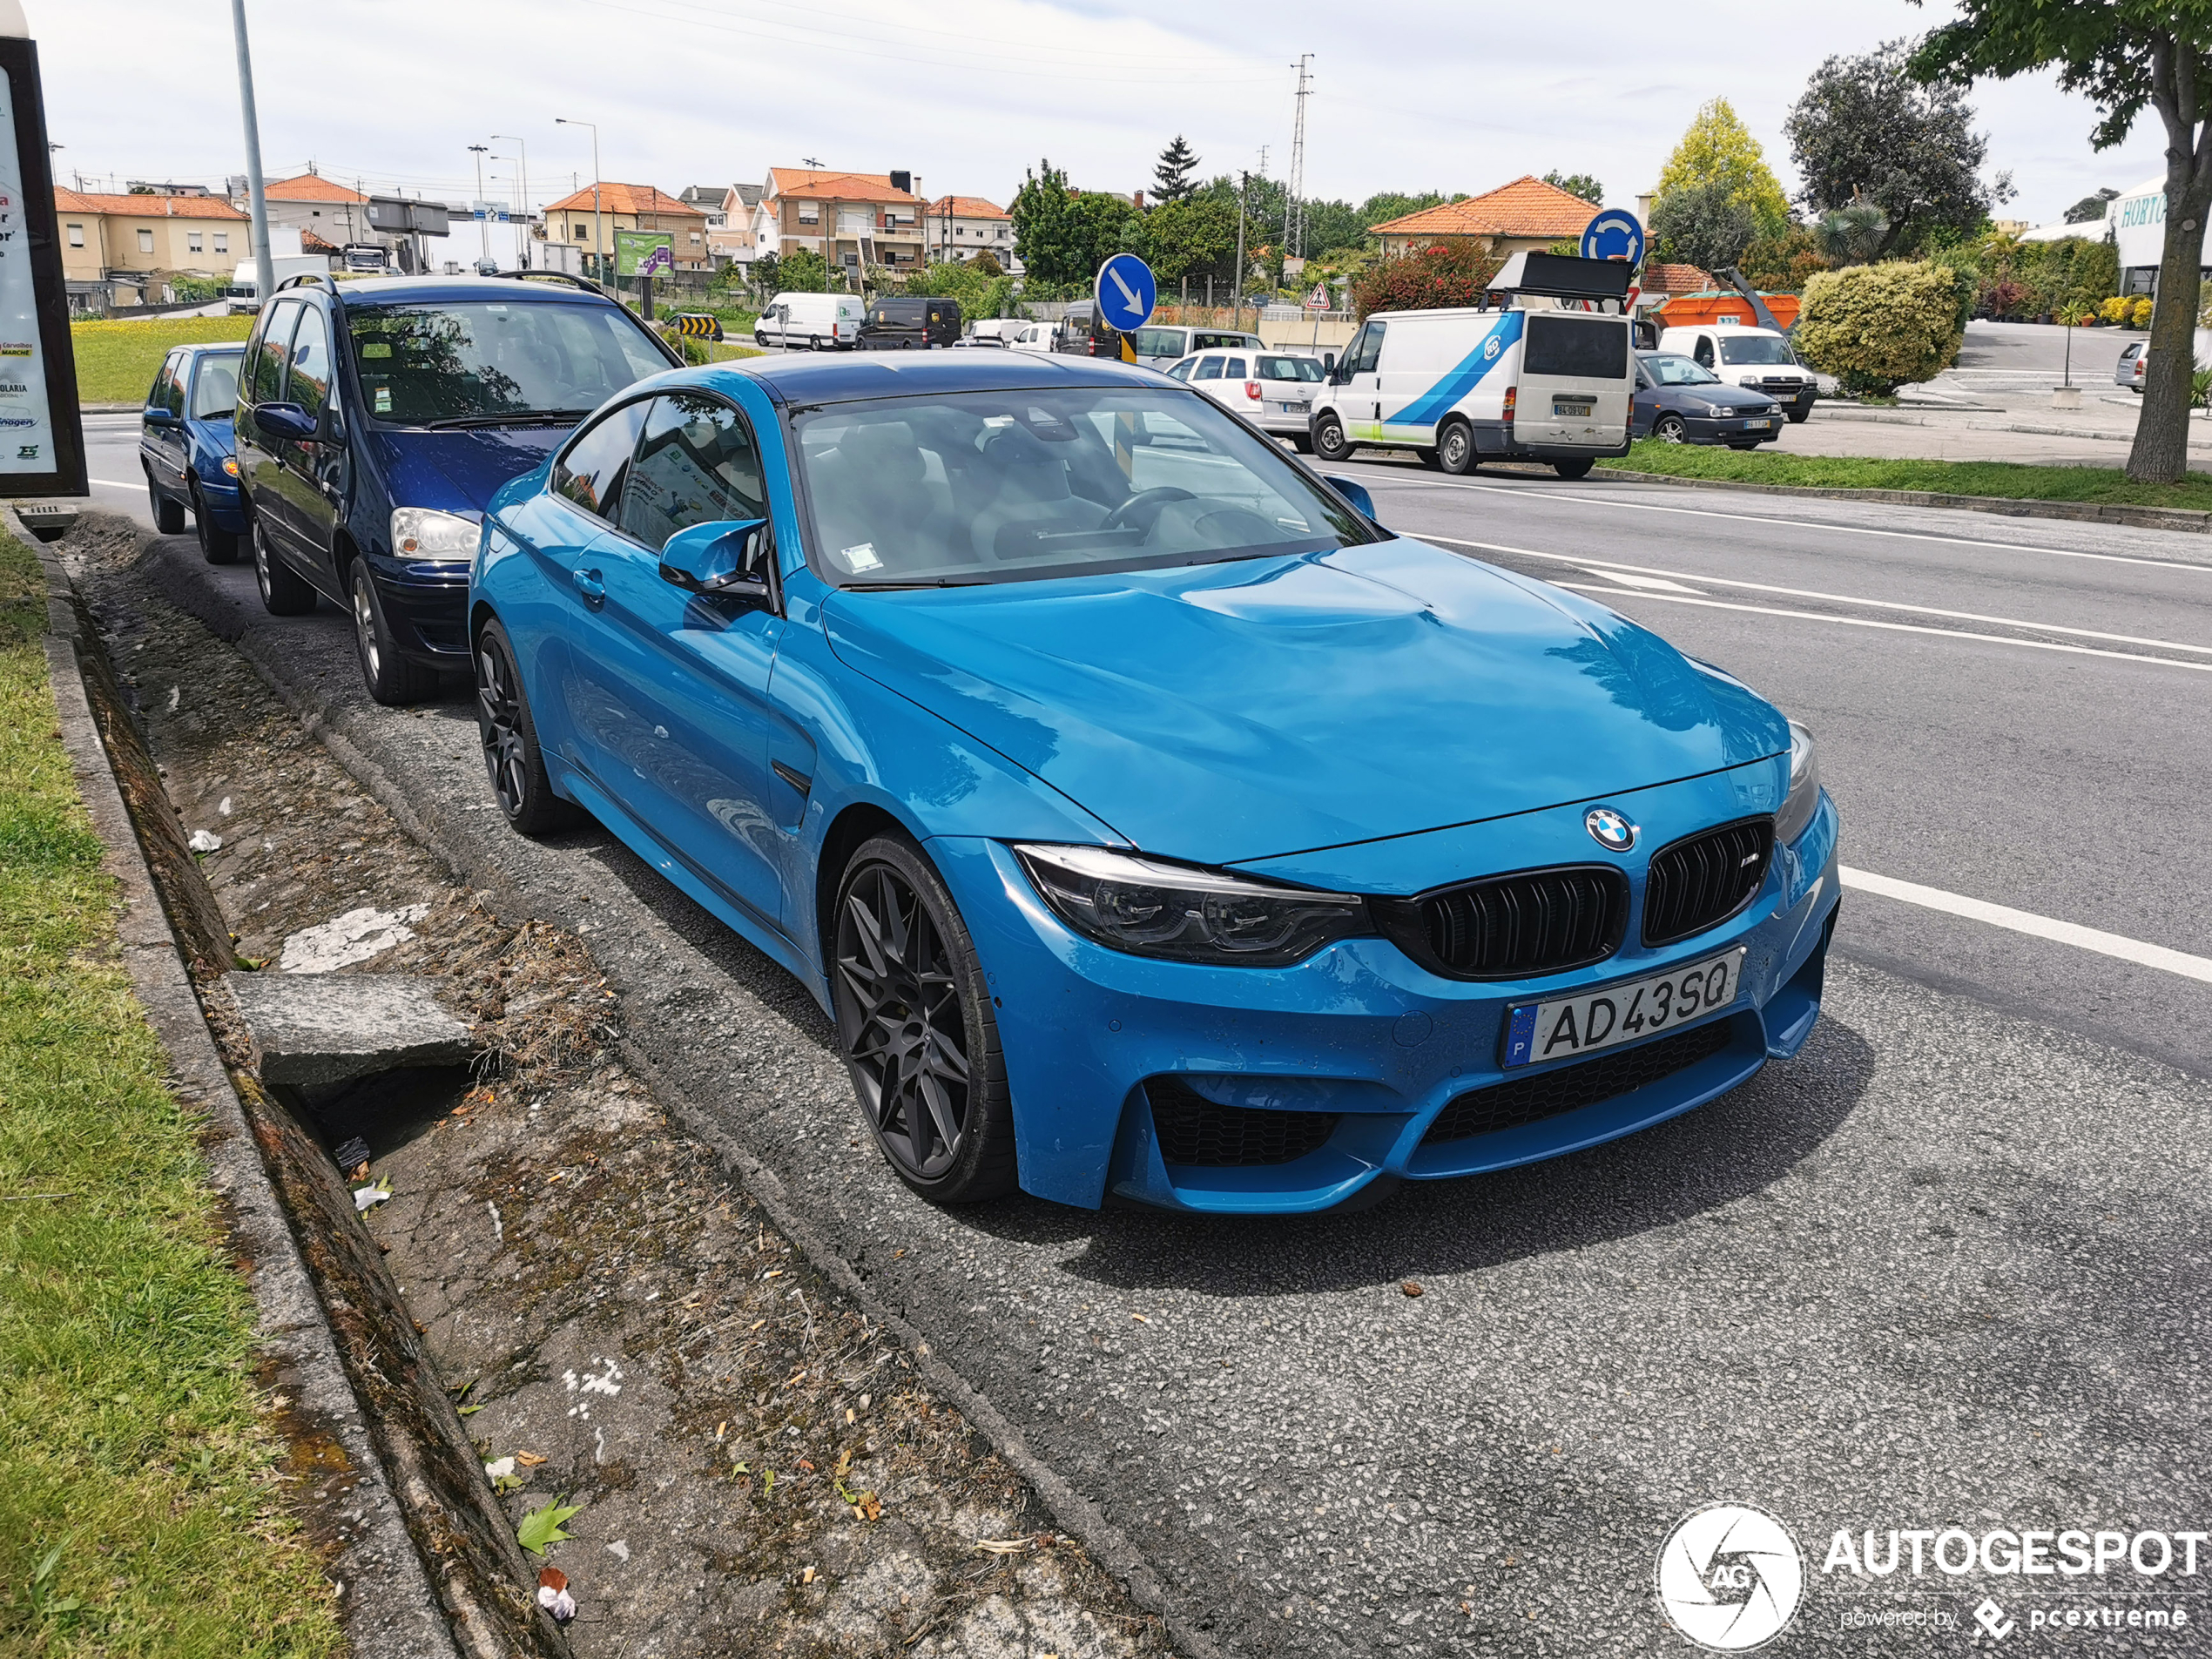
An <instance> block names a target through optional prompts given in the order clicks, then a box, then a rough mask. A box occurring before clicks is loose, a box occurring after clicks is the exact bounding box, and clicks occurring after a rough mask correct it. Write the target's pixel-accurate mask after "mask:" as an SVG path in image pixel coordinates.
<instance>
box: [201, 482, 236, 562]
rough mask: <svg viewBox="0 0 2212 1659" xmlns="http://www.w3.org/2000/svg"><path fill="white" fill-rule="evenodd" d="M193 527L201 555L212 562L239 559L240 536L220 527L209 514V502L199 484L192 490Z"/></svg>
mask: <svg viewBox="0 0 2212 1659" xmlns="http://www.w3.org/2000/svg"><path fill="white" fill-rule="evenodd" d="M192 529H194V530H195V531H197V532H198V533H199V556H200V557H201V558H203V559H206V561H207V562H208V563H210V564H233V563H237V561H238V537H237V536H236V535H235V534H233V532H231V531H229V530H226V529H220V528H219V527H218V526H217V524H216V523H215V522H214V521H213V520H212V518H210V517H209V516H208V513H207V503H206V502H205V501H203V500H202V499H201V498H200V494H199V486H198V485H194V486H193V487H192Z"/></svg>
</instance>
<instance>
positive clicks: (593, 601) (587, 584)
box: [570, 570, 607, 610]
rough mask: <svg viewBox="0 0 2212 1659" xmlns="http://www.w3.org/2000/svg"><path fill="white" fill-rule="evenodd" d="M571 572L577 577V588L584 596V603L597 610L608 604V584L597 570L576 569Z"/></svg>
mask: <svg viewBox="0 0 2212 1659" xmlns="http://www.w3.org/2000/svg"><path fill="white" fill-rule="evenodd" d="M570 575H571V576H573V577H575V578H576V590H577V592H578V593H580V594H582V595H583V603H584V604H588V605H590V607H591V608H592V609H593V610H597V609H598V608H599V607H600V606H601V605H603V604H606V602H607V584H606V583H604V581H602V580H601V579H600V577H599V573H598V572H597V570H574V571H571V572H570Z"/></svg>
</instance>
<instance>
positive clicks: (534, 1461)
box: [515, 1452, 545, 1469]
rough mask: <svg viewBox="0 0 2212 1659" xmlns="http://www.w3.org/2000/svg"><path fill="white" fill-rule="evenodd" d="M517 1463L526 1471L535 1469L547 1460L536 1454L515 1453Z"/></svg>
mask: <svg viewBox="0 0 2212 1659" xmlns="http://www.w3.org/2000/svg"><path fill="white" fill-rule="evenodd" d="M515 1461H516V1462H517V1463H519V1464H521V1465H522V1466H523V1467H524V1468H526V1469H534V1468H536V1467H537V1466H538V1465H539V1464H541V1463H543V1462H544V1461H545V1460H544V1459H543V1458H542V1457H540V1456H538V1454H537V1453H535V1452H517V1453H515Z"/></svg>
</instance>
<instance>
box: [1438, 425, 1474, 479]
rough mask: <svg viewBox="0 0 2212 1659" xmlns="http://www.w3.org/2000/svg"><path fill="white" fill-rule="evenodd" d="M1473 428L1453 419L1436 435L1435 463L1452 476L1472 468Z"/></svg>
mask: <svg viewBox="0 0 2212 1659" xmlns="http://www.w3.org/2000/svg"><path fill="white" fill-rule="evenodd" d="M1474 462H1475V455H1474V428H1473V427H1471V426H1469V425H1467V422H1466V421H1453V422H1452V424H1451V425H1449V426H1447V427H1446V428H1444V430H1443V431H1441V432H1440V433H1438V434H1437V435H1436V464H1437V465H1438V467H1440V468H1441V469H1443V470H1444V471H1446V472H1448V473H1450V474H1451V475H1453V477H1455V478H1456V477H1459V476H1460V475H1462V474H1465V473H1470V472H1473V471H1474Z"/></svg>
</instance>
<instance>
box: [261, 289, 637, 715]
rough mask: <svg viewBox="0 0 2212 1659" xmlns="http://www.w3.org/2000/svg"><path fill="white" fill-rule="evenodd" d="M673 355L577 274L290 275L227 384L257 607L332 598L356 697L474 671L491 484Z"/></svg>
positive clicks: (298, 608) (306, 607) (279, 611)
mask: <svg viewBox="0 0 2212 1659" xmlns="http://www.w3.org/2000/svg"><path fill="white" fill-rule="evenodd" d="M677 361H680V360H679V359H678V357H677V355H676V354H675V353H674V352H672V351H671V350H670V349H669V348H668V347H666V346H664V345H663V344H662V343H661V342H660V341H659V340H658V338H656V337H655V336H654V335H653V334H651V333H650V332H649V331H648V330H647V329H646V328H645V327H644V324H642V323H640V322H639V321H638V320H637V319H636V318H635V317H633V316H632V315H631V314H630V313H629V312H628V311H627V310H625V309H624V307H621V306H620V305H617V303H616V302H615V301H614V300H611V299H610V298H609V297H608V296H607V295H606V293H604V291H602V290H601V289H599V288H597V287H593V286H592V285H591V284H590V283H588V282H585V281H583V280H581V279H580V278H576V277H557V276H556V277H554V278H552V279H551V280H543V279H540V280H517V279H516V278H512V277H503V278H489V279H488V278H482V277H428V278H415V279H411V280H388V281H364V282H347V281H344V280H340V281H337V282H330V281H327V280H323V279H321V278H319V277H318V278H294V279H293V280H292V281H291V282H289V283H287V284H285V285H284V286H283V287H280V288H279V289H278V291H277V292H276V293H275V294H274V295H273V296H272V297H271V299H270V301H269V303H268V304H267V305H266V306H265V307H262V310H261V314H260V319H259V320H257V321H256V323H255V324H254V329H253V339H252V340H251V341H248V342H247V347H246V369H245V377H244V381H243V383H242V384H241V385H240V387H239V411H238V464H239V469H241V471H242V473H243V474H244V476H243V479H242V480H241V482H242V483H243V485H244V488H245V492H246V516H247V520H248V527H249V529H250V531H251V533H252V536H253V570H254V576H255V577H256V579H257V580H258V581H259V583H260V589H261V603H262V604H263V605H265V606H266V608H267V609H268V610H269V612H270V613H271V614H272V615H273V616H280V617H285V616H298V615H302V614H305V613H306V612H307V611H310V610H314V607H315V600H316V597H317V596H318V595H320V596H321V597H326V598H328V599H330V600H331V601H333V602H334V603H335V604H340V605H342V606H344V607H345V609H346V610H347V612H349V613H350V614H351V616H352V617H353V620H354V655H355V656H356V657H357V658H359V660H360V663H361V678H363V679H364V680H366V681H367V682H368V689H369V692H370V695H372V696H373V697H374V698H376V699H377V701H378V702H380V703H412V702H416V701H419V700H420V699H421V698H425V697H428V696H429V695H430V694H431V693H432V692H433V691H435V690H436V689H437V685H438V678H439V671H441V670H453V671H460V670H464V669H466V668H467V667H468V664H469V642H468V621H467V617H468V591H469V557H470V556H471V555H472V554H473V553H474V552H475V548H476V541H477V530H478V524H479V522H480V521H481V519H482V516H483V508H484V504H485V503H486V502H488V501H489V500H490V499H491V496H492V492H493V491H494V490H496V489H498V488H499V487H500V486H501V485H502V484H503V483H505V482H507V481H508V480H509V479H510V478H513V477H515V476H516V475H517V474H520V473H527V472H529V471H530V470H531V469H533V468H536V467H537V466H538V465H540V464H541V463H542V462H543V461H544V459H545V457H546V455H548V454H549V453H550V451H551V450H552V449H553V448H555V447H556V445H557V444H559V443H560V442H561V441H562V440H563V438H565V437H566V436H567V435H568V434H569V431H570V428H573V427H574V426H575V425H576V423H577V421H580V420H581V419H583V416H585V415H589V414H590V412H591V411H592V410H593V409H595V408H597V407H598V406H599V405H600V404H601V403H604V401H606V400H607V399H608V398H609V397H610V395H613V394H615V393H617V392H619V391H620V390H622V388H624V387H626V386H629V385H630V384H631V383H632V382H633V381H637V380H639V379H641V378H642V377H644V376H645V375H647V374H658V373H661V372H662V371H664V370H665V369H666V368H668V367H669V366H670V365H671V364H672V363H675V362H677Z"/></svg>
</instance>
